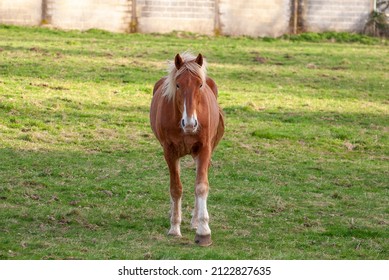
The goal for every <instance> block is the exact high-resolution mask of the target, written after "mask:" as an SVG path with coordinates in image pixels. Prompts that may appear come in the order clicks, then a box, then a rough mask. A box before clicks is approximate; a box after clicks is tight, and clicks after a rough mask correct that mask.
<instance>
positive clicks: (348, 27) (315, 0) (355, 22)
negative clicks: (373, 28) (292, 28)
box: [304, 0, 373, 32]
mask: <svg viewBox="0 0 389 280" xmlns="http://www.w3.org/2000/svg"><path fill="white" fill-rule="evenodd" d="M372 2H373V1H372V0H305V1H304V26H305V30H306V31H312V32H323V31H349V32H360V31H362V30H363V28H364V26H365V23H366V21H367V19H368V16H369V13H370V12H371V11H372V8H373V5H372Z"/></svg>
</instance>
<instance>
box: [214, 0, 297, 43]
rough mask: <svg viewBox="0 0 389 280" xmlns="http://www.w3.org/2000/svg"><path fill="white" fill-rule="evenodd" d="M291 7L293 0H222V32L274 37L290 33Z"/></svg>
mask: <svg viewBox="0 0 389 280" xmlns="http://www.w3.org/2000/svg"><path fill="white" fill-rule="evenodd" d="M290 7H291V0H272V1H258V0H246V1H235V0H220V22H221V30H222V33H223V34H226V35H249V36H272V37H277V36H280V35H282V34H285V33H288V31H289V20H290Z"/></svg>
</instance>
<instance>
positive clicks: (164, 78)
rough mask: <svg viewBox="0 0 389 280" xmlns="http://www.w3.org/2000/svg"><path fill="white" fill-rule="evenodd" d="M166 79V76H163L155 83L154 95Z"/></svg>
mask: <svg viewBox="0 0 389 280" xmlns="http://www.w3.org/2000/svg"><path fill="white" fill-rule="evenodd" d="M165 80H166V77H163V78H161V79H160V80H159V81H158V82H156V83H155V85H154V88H153V95H154V94H155V92H156V91H157V90H158V88H159V87H160V86H161V85H162V84H163V82H164V81H165Z"/></svg>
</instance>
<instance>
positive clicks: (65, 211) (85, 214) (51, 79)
mask: <svg viewBox="0 0 389 280" xmlns="http://www.w3.org/2000/svg"><path fill="white" fill-rule="evenodd" d="M305 36H308V38H303V37H301V36H300V38H297V39H296V38H289V39H288V38H287V37H285V38H284V39H277V40H269V39H266V38H265V39H253V38H245V37H242V38H227V37H207V36H198V35H195V34H187V33H174V34H170V35H157V34H156V35H142V34H131V35H128V34H127V35H125V34H111V33H107V32H102V31H98V30H92V31H89V32H84V33H81V32H62V31H57V30H48V29H38V28H19V27H12V26H0V259H389V230H388V228H389V133H388V132H389V110H388V109H389V49H388V46H387V43H385V42H381V41H377V40H373V39H372V40H370V39H368V38H367V37H360V40H357V39H355V38H356V37H352V40H351V39H350V40H346V39H345V40H346V41H347V42H348V43H340V42H341V41H342V40H339V39H337V40H330V38H333V37H334V36H335V35H332V37H331V36H330V35H328V36H327V35H325V36H324V37H322V38H324V39H326V41H320V40H318V39H317V38H316V36H313V35H305ZM318 36H319V35H318ZM326 36H327V37H326ZM337 36H338V37H336V38H345V37H344V36H345V35H337ZM310 38H311V39H310ZM312 38H314V39H315V40H313V39H312ZM318 38H319V39H320V36H319V37H318ZM310 41H313V42H310ZM352 42H354V43H352ZM185 50H193V51H194V52H195V53H197V52H201V53H203V54H204V55H205V56H206V57H207V59H208V62H209V71H208V73H209V75H210V76H211V77H213V78H214V79H215V81H216V82H217V84H218V86H219V102H220V104H221V106H222V107H223V109H224V112H225V115H226V133H225V137H224V139H223V140H222V141H221V143H220V145H219V147H218V148H217V150H216V151H215V153H214V156H213V162H212V168H211V171H210V175H209V177H210V184H211V190H210V196H209V203H208V210H209V212H210V216H211V222H210V226H211V229H212V234H213V241H214V244H213V245H212V246H211V247H209V248H199V247H197V246H195V245H194V243H193V239H194V232H193V231H191V230H190V225H189V222H190V213H191V210H192V206H193V200H194V193H193V185H194V165H193V163H192V161H191V159H190V158H185V159H183V161H182V180H183V184H184V200H183V224H182V233H183V238H181V239H175V238H170V237H168V236H167V235H166V233H167V230H168V228H169V202H170V198H169V191H168V184H169V178H168V171H167V167H166V164H165V162H164V160H163V155H162V151H161V148H160V146H159V144H158V142H157V140H156V139H155V138H154V136H153V135H152V132H151V129H150V127H149V117H148V114H149V104H150V101H151V96H152V94H151V91H152V88H153V85H154V83H155V81H157V80H158V79H159V78H160V77H162V76H163V75H164V74H165V68H166V60H168V59H173V57H174V55H175V54H176V53H178V52H182V51H185Z"/></svg>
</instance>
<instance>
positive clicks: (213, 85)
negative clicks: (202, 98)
mask: <svg viewBox="0 0 389 280" xmlns="http://www.w3.org/2000/svg"><path fill="white" fill-rule="evenodd" d="M206 83H207V85H208V86H209V87H210V89H211V90H212V92H213V94H214V95H215V97H216V99H217V96H218V90H217V85H216V83H215V81H214V80H212V79H211V78H210V77H207V80H206Z"/></svg>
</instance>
